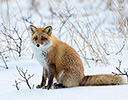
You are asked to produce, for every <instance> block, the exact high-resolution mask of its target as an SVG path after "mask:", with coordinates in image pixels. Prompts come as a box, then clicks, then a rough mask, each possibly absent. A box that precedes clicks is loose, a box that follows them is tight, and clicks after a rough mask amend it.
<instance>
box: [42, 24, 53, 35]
mask: <svg viewBox="0 0 128 100" xmlns="http://www.w3.org/2000/svg"><path fill="white" fill-rule="evenodd" d="M44 31H45V32H46V33H47V34H48V35H49V36H50V35H51V34H52V26H47V27H46V28H45V29H44Z"/></svg>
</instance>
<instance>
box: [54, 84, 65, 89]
mask: <svg viewBox="0 0 128 100" xmlns="http://www.w3.org/2000/svg"><path fill="white" fill-rule="evenodd" d="M53 87H54V89H58V88H64V86H63V84H57V83H54V85H53Z"/></svg>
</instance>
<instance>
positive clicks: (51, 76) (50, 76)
mask: <svg viewBox="0 0 128 100" xmlns="http://www.w3.org/2000/svg"><path fill="white" fill-rule="evenodd" d="M54 75H55V64H52V63H50V62H48V85H47V89H48V90H49V89H50V88H51V87H52V84H53V79H54Z"/></svg>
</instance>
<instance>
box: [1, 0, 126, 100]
mask: <svg viewBox="0 0 128 100" xmlns="http://www.w3.org/2000/svg"><path fill="white" fill-rule="evenodd" d="M7 1H8V2H7ZM107 1H109V0H64V1H63V0H0V7H1V8H0V16H1V18H0V31H1V33H0V47H1V48H0V53H1V52H2V51H3V50H7V49H6V47H7V46H8V44H7V42H5V41H6V40H5V39H6V38H5V37H3V36H4V35H2V32H7V33H6V34H9V32H11V33H10V34H11V35H12V34H13V32H12V31H10V30H13V29H14V27H15V28H16V29H17V30H18V33H19V34H21V37H22V39H23V44H22V53H21V57H18V53H17V52H13V53H12V52H11V53H10V52H5V53H2V55H3V57H5V60H6V61H7V66H8V67H9V69H5V68H3V67H0V100H28V99H29V100H37V99H42V100H51V99H53V100H78V99H79V100H128V85H127V84H126V85H116V86H87V87H73V88H63V89H50V90H47V89H36V88H35V87H36V85H37V84H39V83H40V81H41V74H42V68H41V65H40V64H39V63H38V62H37V61H36V60H35V59H32V51H31V48H30V46H29V36H30V34H29V33H28V31H27V30H26V29H28V27H29V25H30V24H32V23H33V25H35V26H46V25H52V26H53V34H54V35H55V36H56V37H57V38H58V39H60V40H62V41H64V42H66V43H68V44H69V45H71V46H72V47H73V48H74V49H75V50H76V51H77V52H78V53H79V54H80V56H81V59H82V61H83V64H84V68H85V75H93V74H111V73H112V72H116V73H118V71H117V70H116V68H115V67H118V66H119V61H118V60H120V61H122V63H121V71H124V69H125V70H126V71H128V70H127V68H128V61H127V60H128V51H127V50H128V46H127V43H128V42H127V34H126V33H127V29H126V28H124V31H125V32H124V33H122V32H120V33H119V32H118V30H117V27H118V25H117V22H118V21H117V20H118V17H120V14H119V12H118V10H117V9H118V6H119V4H118V2H117V0H113V2H112V5H111V7H112V8H111V10H110V9H109V7H108V5H107V4H108V2H107ZM110 1H111V0H110ZM124 2H125V3H122V5H123V6H125V10H127V7H128V3H127V1H126V0H124ZM125 10H124V12H125ZM125 16H128V14H127V12H125ZM125 16H124V17H125ZM23 19H24V20H23ZM64 21H66V23H63V22H64ZM3 26H5V27H6V28H7V29H10V30H6V31H5V27H3ZM85 26H86V27H85ZM75 27H77V28H75ZM77 29H78V30H77ZM81 29H82V30H83V31H82V30H81ZM59 32H60V33H59ZM79 32H81V33H82V32H85V33H84V34H82V35H83V36H84V37H85V38H86V39H87V41H88V42H89V43H90V45H92V47H94V48H93V49H94V51H93V50H92V49H91V48H90V47H89V43H87V42H85V41H84V40H83V39H82V38H81V36H79V34H78V33H79ZM12 36H13V37H15V38H17V35H16V34H13V35H12ZM74 39H75V40H76V41H75V42H74ZM124 41H125V42H124ZM13 42H14V41H11V43H12V44H10V45H11V47H12V48H16V46H15V44H13ZM16 42H18V43H19V41H17V40H16ZM76 42H77V43H76ZM4 43H5V44H4ZM124 43H125V45H124V47H123V44H124ZM76 44H78V45H79V47H78V45H76ZM6 45H7V46H6ZM102 47H104V48H105V49H102ZM79 48H81V49H79ZM121 48H122V49H121ZM81 50H82V52H81ZM120 50H121V52H119V51H120ZM117 52H119V53H118V54H117V55H116V53H117ZM107 53H108V55H107ZM97 54H98V55H97ZM84 55H85V56H86V57H87V58H88V59H87V61H88V64H89V65H90V68H89V67H88V65H87V62H86V60H85V58H84V57H85V56H84ZM91 58H94V59H102V60H101V61H100V60H98V62H97V63H96V62H95V61H93V60H90V59H91ZM101 62H102V63H101ZM0 66H5V65H4V63H3V60H2V58H1V59H0ZM16 67H18V68H23V70H24V71H25V70H28V71H27V75H29V76H30V75H32V74H34V76H33V77H32V78H31V79H30V80H29V83H30V85H31V86H34V88H33V89H29V88H28V86H27V85H26V83H25V82H22V83H19V84H18V87H19V90H17V88H16V86H15V85H16V84H15V80H16V81H17V82H19V81H20V80H19V78H21V76H20V75H19V73H18V71H17V69H16ZM29 76H28V77H29ZM123 77H124V78H125V79H126V80H127V78H126V76H123Z"/></svg>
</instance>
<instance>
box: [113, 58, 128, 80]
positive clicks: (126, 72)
mask: <svg viewBox="0 0 128 100" xmlns="http://www.w3.org/2000/svg"><path fill="white" fill-rule="evenodd" d="M118 62H119V66H118V67H116V69H117V71H118V72H119V73H115V72H112V74H114V75H125V76H126V77H127V82H128V71H126V69H124V71H121V69H120V67H121V63H122V61H120V60H118Z"/></svg>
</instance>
